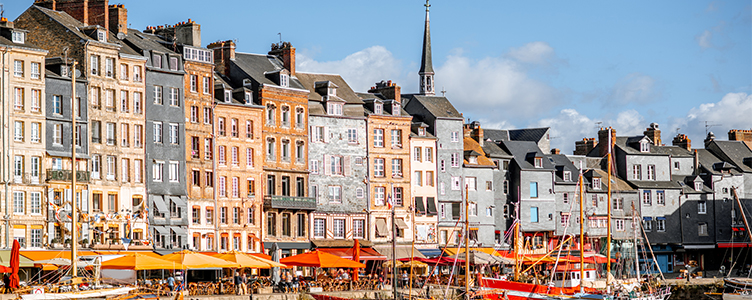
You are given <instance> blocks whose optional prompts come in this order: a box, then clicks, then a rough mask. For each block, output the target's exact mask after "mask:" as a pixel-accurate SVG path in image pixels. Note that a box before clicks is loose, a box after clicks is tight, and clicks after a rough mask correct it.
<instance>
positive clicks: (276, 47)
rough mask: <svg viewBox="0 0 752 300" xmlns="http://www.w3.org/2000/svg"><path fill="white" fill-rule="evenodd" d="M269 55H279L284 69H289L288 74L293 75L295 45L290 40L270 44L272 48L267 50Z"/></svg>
mask: <svg viewBox="0 0 752 300" xmlns="http://www.w3.org/2000/svg"><path fill="white" fill-rule="evenodd" d="M269 55H274V56H277V57H279V59H281V60H282V64H283V65H284V67H285V69H287V71H290V76H295V47H293V46H292V44H290V42H283V43H281V44H272V50H271V51H269Z"/></svg>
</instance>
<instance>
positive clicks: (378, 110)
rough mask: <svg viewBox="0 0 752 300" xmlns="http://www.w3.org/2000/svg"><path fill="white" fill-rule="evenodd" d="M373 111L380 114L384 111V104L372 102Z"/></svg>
mask: <svg viewBox="0 0 752 300" xmlns="http://www.w3.org/2000/svg"><path fill="white" fill-rule="evenodd" d="M373 113H375V114H377V115H380V114H382V113H384V106H383V104H381V103H374V104H373Z"/></svg>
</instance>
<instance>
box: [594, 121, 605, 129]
mask: <svg viewBox="0 0 752 300" xmlns="http://www.w3.org/2000/svg"><path fill="white" fill-rule="evenodd" d="M601 125H603V122H602V121H598V122H595V129H598V130H600V129H601Z"/></svg>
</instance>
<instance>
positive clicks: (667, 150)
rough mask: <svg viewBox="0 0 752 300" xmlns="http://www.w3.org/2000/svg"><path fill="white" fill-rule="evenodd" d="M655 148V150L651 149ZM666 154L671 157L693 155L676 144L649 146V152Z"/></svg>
mask: <svg viewBox="0 0 752 300" xmlns="http://www.w3.org/2000/svg"><path fill="white" fill-rule="evenodd" d="M653 149H655V150H653ZM653 151H655V152H656V153H663V154H668V155H671V156H673V157H694V154H692V152H691V151H689V150H687V149H686V148H682V147H678V146H655V145H652V146H650V152H653Z"/></svg>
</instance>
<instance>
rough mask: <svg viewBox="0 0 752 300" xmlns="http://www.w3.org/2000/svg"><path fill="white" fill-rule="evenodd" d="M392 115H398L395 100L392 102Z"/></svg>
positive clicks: (398, 110) (398, 107) (398, 109)
mask: <svg viewBox="0 0 752 300" xmlns="http://www.w3.org/2000/svg"><path fill="white" fill-rule="evenodd" d="M392 115H393V116H399V115H400V105H399V103H397V102H395V103H393V104H392Z"/></svg>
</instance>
